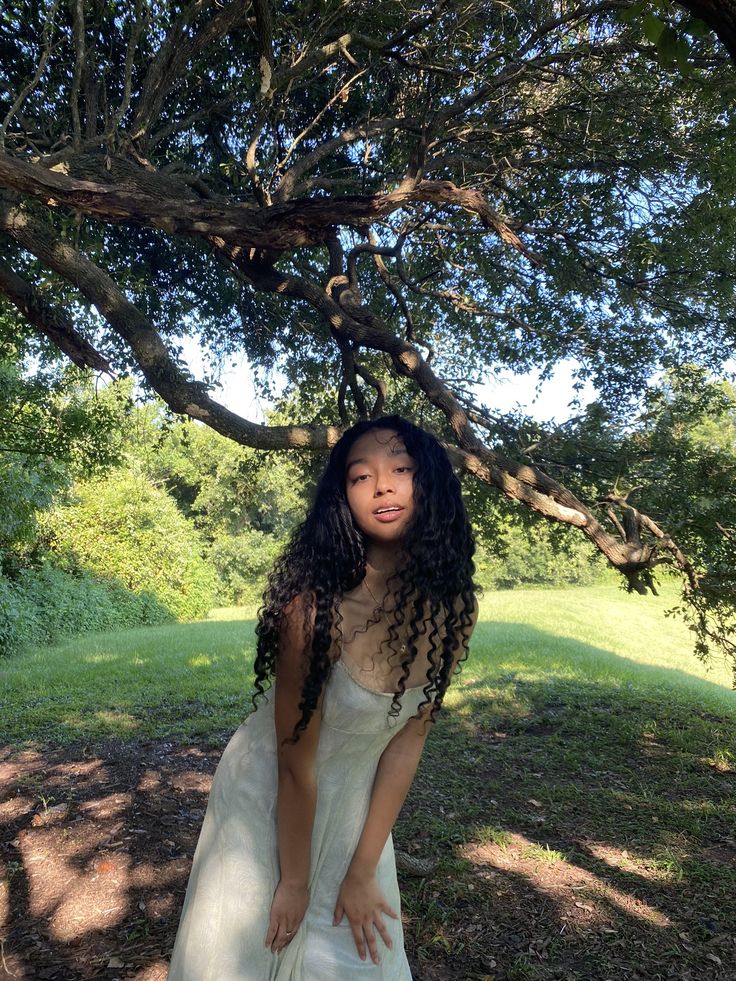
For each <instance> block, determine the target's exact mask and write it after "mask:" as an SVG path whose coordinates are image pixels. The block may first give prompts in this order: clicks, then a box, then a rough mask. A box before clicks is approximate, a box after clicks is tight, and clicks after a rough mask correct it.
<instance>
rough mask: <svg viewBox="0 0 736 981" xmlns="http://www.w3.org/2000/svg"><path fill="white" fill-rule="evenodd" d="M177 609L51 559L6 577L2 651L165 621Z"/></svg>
mask: <svg viewBox="0 0 736 981" xmlns="http://www.w3.org/2000/svg"><path fill="white" fill-rule="evenodd" d="M171 619H172V616H171V613H170V612H169V611H168V610H167V609H166V608H165V607H164V606H162V605H161V604H160V603H159V602H158V601H157V600H156V598H155V597H154V596H152V595H150V594H145V593H140V594H135V593H131V592H129V591H128V590H126V589H125V588H124V587H123V586H122V585H121V584H120V583H116V582H114V581H112V580H105V581H100V580H98V579H95V578H94V577H93V576H91V575H90V574H89V573H86V572H82V573H78V574H76V575H72V574H71V573H69V572H63V571H62V570H61V569H55V568H54V567H53V566H51V565H49V564H48V563H46V564H44V565H42V566H40V567H39V568H36V569H31V568H29V569H23V570H22V571H21V572H20V573H19V574H18V576H17V578H16V579H14V580H10V579H7V578H6V577H4V576H0V651H1V652H2V653H3V654H16V653H17V652H18V651H20V650H21V649H22V648H23V647H27V646H29V645H33V644H53V643H55V642H56V641H57V640H60V639H61V638H62V637H68V636H71V635H74V634H80V633H87V632H89V631H93V630H119V629H123V628H126V627H136V626H142V625H144V624H156V623H164V622H166V621H167V620H171Z"/></svg>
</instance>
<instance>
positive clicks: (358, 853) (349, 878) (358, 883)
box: [333, 706, 430, 964]
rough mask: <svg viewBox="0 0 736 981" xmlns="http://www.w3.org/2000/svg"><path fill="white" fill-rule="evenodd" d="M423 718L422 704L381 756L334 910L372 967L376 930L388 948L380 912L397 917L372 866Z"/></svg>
mask: <svg viewBox="0 0 736 981" xmlns="http://www.w3.org/2000/svg"><path fill="white" fill-rule="evenodd" d="M428 715H429V706H426V709H425V710H423V712H422V714H421V715H420V716H419V717H418V718H413V719H409V721H408V722H407V723H406V725H405V726H404V727H403V729H401V731H400V732H398V733H397V734H396V735H395V736H394V737H393V739H392V740H391V742H390V743H389V744H388V746H387V747H386V749H384V751H383V753H382V754H381V758H380V760H379V761H378V769H377V770H376V776H375V779H374V781H373V789H372V791H371V801H370V805H369V808H368V815H367V817H366V820H365V824H364V825H363V831H362V833H361V835H360V839H359V841H358V845H357V847H356V849H355V852H354V854H353V858H352V860H351V862H350V865H349V867H348V871H347V873H346V875H345V878H344V879H343V881H342V885H341V886H340V891H339V893H338V897H337V904H336V906H335V916H334V920H333V923H334V924H335V926H337V924H338V923H340V921H341V920H342V917H343V914H345V915H347V917H348V920H349V921H350V927H351V929H352V931H353V938H354V940H355V946H356V948H357V950H358V955H359V957H360V959H361V960H365V956H366V947H367V948H368V951H369V953H370V956H371V960H372V961H373V963H374V964H378V963H379V956H378V947H377V945H376V932H378V934H379V935H380V936H381V939H382V940H383V942H384V943H385V944H386V946H387V947H390V946H391V938H390V936H389V933H388V931H387V930H386V925H385V923H384V922H383V917H382V914H383V913H385V914H387V915H388V916H391V917H393V918H394V919H397V913H396V911H395V910H393V909H391V907H390V906H389V905H388V903H387V902H386V900H385V898H384V896H383V894H382V893H381V890H380V888H379V885H378V881H377V879H376V867H377V865H378V860H379V858H380V857H381V852H382V851H383V849H384V846H385V844H386V841H387V839H388V836H389V834H390V833H391V829H392V828H393V826H394V824H395V823H396V818H397V817H398V816H399V811H400V810H401V805H402V804H403V803H404V800H405V798H406V795H407V793H408V791H409V787H411V784H412V781H413V779H414V774H415V773H416V771H417V766H418V765H419V760H420V758H421V755H422V749H423V748H424V743H425V741H426V739H427V732H428V731H429V728H430V722H429V721H428V718H427V717H428Z"/></svg>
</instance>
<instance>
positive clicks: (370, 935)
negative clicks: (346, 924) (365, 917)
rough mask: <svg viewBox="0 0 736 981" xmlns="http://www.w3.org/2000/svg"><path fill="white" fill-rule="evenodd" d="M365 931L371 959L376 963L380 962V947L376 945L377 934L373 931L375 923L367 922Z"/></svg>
mask: <svg viewBox="0 0 736 981" xmlns="http://www.w3.org/2000/svg"><path fill="white" fill-rule="evenodd" d="M363 933H364V934H365V939H366V941H367V942H368V950H369V951H370V955H371V960H372V961H373V963H374V964H378V963H379V959H378V947H377V946H376V935H375V933H374V932H373V924H372V923H366V925H365V926H364V927H363Z"/></svg>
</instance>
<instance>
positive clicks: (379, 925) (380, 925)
mask: <svg viewBox="0 0 736 981" xmlns="http://www.w3.org/2000/svg"><path fill="white" fill-rule="evenodd" d="M374 923H375V924H376V930H378V932H379V933H380V934H381V940H383V942H384V943H385V944H386V946H387V947H388V949H389V950H391V947H392V943H391V934H390V933H389V932H388V930H387V929H386V924H385V923H384V922H383V920H382V919H381V917H380V916H377V917H376V918H375V920H374Z"/></svg>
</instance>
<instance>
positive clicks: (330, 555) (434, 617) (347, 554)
mask: <svg viewBox="0 0 736 981" xmlns="http://www.w3.org/2000/svg"><path fill="white" fill-rule="evenodd" d="M373 429H382V430H394V431H395V432H396V433H398V435H399V436H400V438H401V439H402V441H403V443H404V446H405V447H406V451H407V453H408V454H409V455H410V456H411V457H412V458H413V460H414V462H415V464H416V467H415V470H414V475H413V495H414V510H413V514H412V517H411V518H410V521H409V523H408V525H407V528H406V531H405V534H404V536H403V537H402V541H401V545H400V551H399V555H398V562H397V568H396V572H394V573H393V574H392V576H391V577H390V579H389V581H388V583H387V590H388V591H387V594H386V597H384V602H385V600H386V598H387V597H388V596H389V595H392V596H393V602H392V603H391V607H392V614H391V621H390V627H389V636H388V639H387V641H385V643H386V644H387V645H388V647H389V649H390V650H391V651H392V652H393V653H394V654H396V651H397V647H398V637H399V634H400V633H401V634H404V631H405V630H406V631H408V637H406V638H405V639H403V643H405V644H406V650H405V652H404V655H403V660H402V661H401V668H402V675H401V677H400V679H399V682H398V685H397V689H396V691H395V692H394V697H393V700H392V703H391V709H390V712H391V714H393V715H397V714H398V713H399V711H400V707H401V697H402V695H403V694H404V691H405V690H406V679H407V678H408V677H409V670H410V667H411V664H412V661H413V660H414V658H415V657H416V656H417V639H418V638H419V636H420V635H421V636H424V635H427V638H428V641H429V645H430V650H429V663H430V667H429V669H428V671H427V683H426V685H425V686H424V688H423V692H424V701H422V703H421V705H420V706H419V710H421V709H422V708H424V707H425V706H426V705H428V704H431V711H430V716H429V717H430V719H431V720H432V721H433V720H434V717H435V715H436V713H437V712H438V711H439V709H440V707H441V705H442V701H443V699H444V696H445V692H446V691H447V687H448V685H449V683H450V680H451V675H452V672H453V663H454V661H455V658H456V654H457V651H458V650H460V649H462V653H461V656H460V659H459V660H460V661H463V660H465V658H466V657H467V652H468V641H469V638H470V633H471V630H472V622H473V621H472V615H473V611H474V608H475V595H476V592H477V589H478V587H477V586H476V584H475V583H474V582H473V574H474V572H475V566H474V564H473V553H474V551H475V543H474V540H473V534H472V531H471V528H470V522H469V521H468V516H467V513H466V510H465V505H464V503H463V499H462V494H461V491H460V482H459V480H458V479H457V477H456V476H455V474H454V472H453V470H452V466H451V465H450V461H449V459H448V456H447V453H446V452H445V450H444V449H443V448H442V446H441V445H440V443H439V442H438V441H437V440H436V439H435V437H434V436H432V435H430V434H429V433H427V432H425V431H424V430H423V429H420V428H419V427H418V426H415V425H413V424H412V423H410V422H408V421H407V420H406V419H403V418H402V417H401V416H396V415H392V416H383V417H382V418H380V419H374V420H371V421H364V422H359V423H357V424H356V425H355V426H353V427H352V428H350V429H348V430H347V431H346V432H345V433H344V435H343V436H342V438H341V439H340V440H339V441H338V442H337V443H336V444H335V446H334V447H333V449H332V452H331V454H330V458H329V461H328V464H327V467H326V469H325V471H324V473H323V474H322V477H321V479H320V481H319V484H318V486H317V491H316V494H315V498H314V504H313V505H312V507H311V509H310V510H309V513H308V514H307V517H306V518H305V520H304V522H303V523H302V524H301V525H299V526H298V527H297V528H296V529H295V531H294V533H293V534H292V536H291V539H290V541H289V543H288V545H287V546H286V548H285V550H284V552H283V553H282V554H281V556H280V557H279V559H278V560H277V562H276V564H275V566H274V569H273V571H272V572H271V574H270V576H269V578H268V586H267V588H266V591H265V593H264V595H263V606H262V607H261V609H260V610H259V611H258V625H257V627H256V635H257V648H256V650H257V653H256V660H255V665H254V667H255V695H254V704H257V702H258V699H259V697H260V696H262V695H263V694H264V693H265V691H266V690H267V687H269V686H270V681H271V679H272V677H273V676H274V675H275V673H276V671H277V662H278V653H279V651H278V648H279V636H280V633H281V621H282V617H283V612H284V610H285V609H286V607H287V606H288V605H289V604H290V603H291V601H292V600H294V599H295V598H296V597H301V598H302V605H303V607H304V615H305V630H306V637H307V645H306V650H305V651H304V655H305V657H306V658H307V659H308V666H307V671H306V679H305V682H304V686H303V689H302V700H301V703H300V705H299V708H300V711H301V718H300V719H299V721H298V722H297V724H296V726H295V728H294V733H293V735H292V739H293V740H296V739H298V737H299V733H300V732H302V731H303V730H304V729H305V728H306V726H307V724H308V722H309V719H310V718H311V716H312V713H313V712H314V710H315V708H316V707H317V703H318V701H319V697H320V694H321V692H322V690H323V688H324V686H325V683H326V681H327V679H328V678H329V676H330V673H331V671H332V668H333V663H334V650H333V648H334V636H335V633H337V634H338V636H340V637H341V635H342V632H341V626H340V625H341V621H342V618H341V616H340V613H339V610H338V603H339V600H340V598H341V596H342V595H343V594H344V593H347V592H349V591H350V590H352V589H355V588H356V587H357V586H358V585H360V583H361V582H362V581H363V579H364V578H365V575H366V542H365V538H364V535H363V533H362V532H361V531H360V530H359V529H358V527H357V525H356V524H355V522H354V520H353V515H352V512H351V510H350V507H349V506H348V501H347V496H346V492H345V470H346V467H345V465H346V462H347V459H348V453H349V452H350V448H351V447H352V445H353V443H355V441H356V440H357V439H359V438H360V437H361V436H363V435H364V434H365V433H367V432H369V431H370V430H373Z"/></svg>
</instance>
